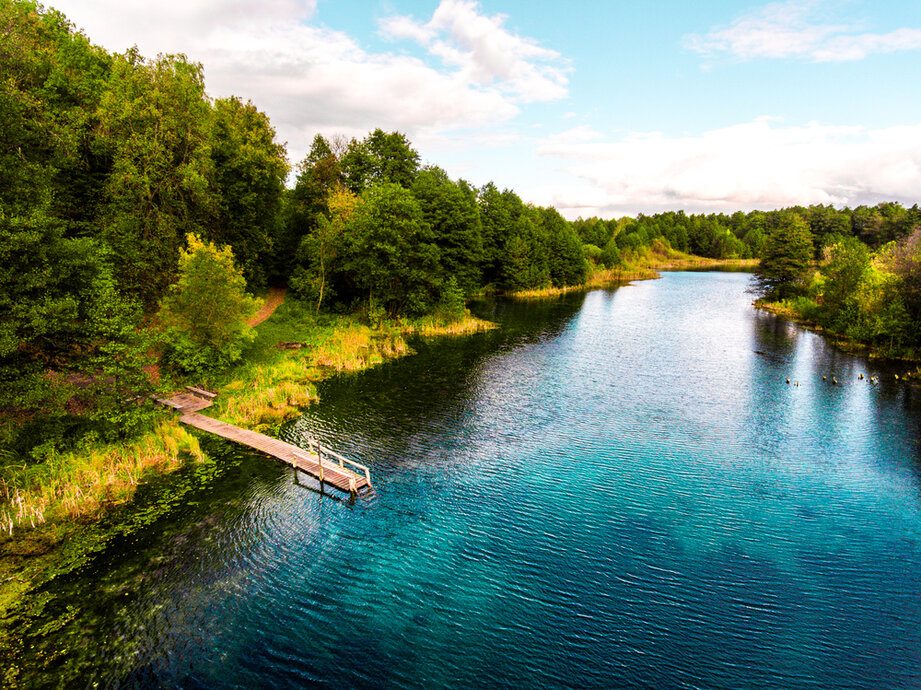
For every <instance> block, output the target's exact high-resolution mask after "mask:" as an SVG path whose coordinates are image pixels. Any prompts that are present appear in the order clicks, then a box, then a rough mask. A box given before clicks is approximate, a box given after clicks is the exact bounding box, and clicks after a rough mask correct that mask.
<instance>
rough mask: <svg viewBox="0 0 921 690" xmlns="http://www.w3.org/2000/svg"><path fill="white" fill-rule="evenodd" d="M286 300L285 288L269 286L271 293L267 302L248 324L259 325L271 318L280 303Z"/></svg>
mask: <svg viewBox="0 0 921 690" xmlns="http://www.w3.org/2000/svg"><path fill="white" fill-rule="evenodd" d="M284 301H285V288H277V287H273V288H269V294H268V295H266V298H265V304H264V305H262V309H260V310H259V311H257V312H256V314H255V315H254V316H253V318H251V319H250V320H249V323H247V324H246V325H247V326H258V325H259V324H260V323H262V322H263V321H265V320H266V319H267V318H269V317H270V316H271V315H272V314H274V313H275V310H276V309H278V305H280V304H281V303H282V302H284Z"/></svg>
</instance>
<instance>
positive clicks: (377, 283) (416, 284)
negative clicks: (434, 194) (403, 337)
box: [343, 183, 438, 316]
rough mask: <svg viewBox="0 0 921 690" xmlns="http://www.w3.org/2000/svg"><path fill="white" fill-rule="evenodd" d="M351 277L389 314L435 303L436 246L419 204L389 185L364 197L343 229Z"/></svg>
mask: <svg viewBox="0 0 921 690" xmlns="http://www.w3.org/2000/svg"><path fill="white" fill-rule="evenodd" d="M345 238H346V241H345V247H344V257H343V270H344V272H345V273H346V275H347V278H348V280H349V281H350V282H351V283H352V285H354V286H355V287H356V288H357V289H358V290H360V291H361V292H362V293H363V294H364V295H367V299H368V301H369V302H374V303H376V304H378V305H380V306H381V307H383V308H384V309H386V310H387V312H388V313H389V314H390V315H391V316H397V315H398V314H401V313H409V314H424V313H426V312H427V311H428V310H430V309H431V307H432V306H433V305H434V304H435V302H436V296H437V289H438V277H437V272H438V247H437V246H436V245H435V242H434V237H433V235H432V230H431V228H430V227H429V225H428V223H426V222H425V219H424V218H423V215H422V209H421V208H420V207H419V202H418V201H416V199H415V198H414V197H413V195H412V194H411V193H410V192H409V191H408V190H406V189H403V188H402V187H400V186H399V185H396V184H392V183H385V184H382V185H379V186H376V187H372V188H370V189H368V190H367V191H366V192H365V193H364V194H362V195H361V203H360V204H359V205H358V207H357V208H356V209H355V214H354V216H353V217H352V220H351V221H350V222H349V223H348V226H347V228H346V232H345Z"/></svg>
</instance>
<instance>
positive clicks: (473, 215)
mask: <svg viewBox="0 0 921 690" xmlns="http://www.w3.org/2000/svg"><path fill="white" fill-rule="evenodd" d="M0 32H2V34H3V36H4V40H3V42H2V43H0V422H2V424H0V426H2V429H3V432H2V433H3V439H2V440H3V443H4V444H5V447H7V448H17V449H18V450H17V455H16V456H17V457H20V456H21V455H22V453H29V452H32V450H31V449H32V448H33V445H34V444H35V438H36V433H35V430H36V429H41V430H42V434H41V436H42V437H43V438H52V439H64V438H75V437H79V436H80V435H87V434H90V435H92V436H93V437H98V438H103V439H106V438H119V437H124V436H126V435H131V434H132V433H134V430H135V429H136V428H138V427H139V425H142V424H143V421H142V416H141V415H139V414H138V411H137V409H136V408H137V407H138V406H131V405H125V404H124V401H126V400H134V399H143V397H144V396H146V395H147V394H149V392H150V391H151V387H152V385H153V384H152V383H151V380H150V376H149V375H148V370H145V366H147V367H148V369H149V367H150V365H151V364H153V363H154V361H155V360H157V359H158V357H159V356H161V355H162V361H161V363H162V364H163V365H164V366H166V367H167V368H171V370H172V371H175V372H177V373H179V374H182V373H185V374H188V375H203V373H206V372H207V371H208V370H209V369H215V368H220V367H226V366H229V365H230V364H232V363H233V362H234V361H237V360H238V359H239V358H240V356H241V353H242V347H243V345H244V344H245V340H246V337H248V336H247V334H246V333H245V330H246V329H245V327H244V321H243V320H241V318H236V319H233V318H231V319H230V320H229V322H227V323H224V324H222V327H221V328H214V327H210V326H209V327H207V328H205V327H203V323H204V322H206V321H208V319H211V318H212V316H213V314H214V313H216V311H215V310H218V311H219V309H218V306H219V305H216V304H215V300H216V299H217V298H218V297H219V296H220V295H221V294H225V295H228V296H230V298H231V303H232V304H234V305H236V306H235V307H234V308H235V309H237V310H238V312H239V315H244V314H246V313H249V312H251V311H252V310H253V309H254V308H255V304H256V302H255V300H253V299H252V298H250V297H248V296H247V295H246V292H247V291H249V292H253V291H259V290H262V289H264V288H266V287H267V286H270V285H287V287H288V288H289V290H290V293H291V294H292V295H293V296H294V297H296V298H300V299H302V300H303V301H304V302H305V303H306V304H309V305H310V308H311V309H312V310H313V311H315V312H324V313H359V314H362V315H363V316H364V318H366V319H367V320H369V321H370V322H378V323H380V322H381V321H382V320H384V319H394V318H401V317H413V316H419V315H424V314H431V313H435V312H439V313H444V314H459V313H460V312H462V311H463V309H464V304H465V302H466V300H468V299H469V298H470V297H472V296H474V295H477V294H482V293H489V292H515V291H521V290H530V289H535V288H548V287H564V286H574V285H581V284H584V283H585V281H586V279H587V278H588V277H589V276H590V275H591V274H592V273H594V272H597V271H600V270H604V269H612V268H616V267H618V266H624V265H631V264H633V263H636V262H637V261H639V260H642V257H643V256H644V251H645V250H648V249H649V248H650V247H660V248H661V247H665V248H668V249H670V250H675V251H679V252H686V253H689V254H694V255H698V256H703V257H711V258H717V259H728V258H753V259H759V258H760V259H763V261H762V269H761V272H760V273H759V283H758V285H759V287H760V290H761V294H762V295H763V296H764V297H765V298H767V299H770V300H777V299H782V300H787V303H788V304H789V305H791V306H790V307H789V308H790V309H794V310H797V312H798V313H799V314H800V315H801V316H803V317H804V318H809V319H812V320H814V321H816V322H817V323H820V324H822V325H824V326H826V327H828V328H830V329H834V330H836V331H838V332H841V333H844V334H846V335H848V336H851V337H853V338H855V339H858V340H861V341H864V342H868V343H871V344H874V345H876V346H878V347H885V348H886V351H887V352H889V353H898V354H905V353H909V354H910V353H914V352H916V351H917V348H918V346H919V345H921V332H919V330H918V328H917V323H918V322H919V317H921V269H919V267H918V259H917V257H918V254H919V246H918V242H919V237H921V234H919V230H918V229H919V227H921V211H919V209H918V207H917V205H915V206H913V207H911V208H909V209H906V208H904V207H903V206H901V205H900V204H897V203H880V204H879V205H876V206H871V207H868V206H859V207H857V208H854V209H848V208H844V209H835V208H834V207H832V206H810V207H795V208H789V209H783V210H775V211H752V212H749V213H743V212H737V213H734V214H732V215H724V214H708V215H702V214H685V213H684V212H680V211H679V212H668V213H657V214H653V215H648V216H647V215H642V214H641V215H638V216H636V217H622V218H616V219H613V218H612V219H608V220H604V219H600V218H590V219H581V218H580V219H578V220H576V221H573V222H570V221H567V220H566V219H565V218H564V217H563V216H562V215H561V214H560V213H559V212H558V211H557V210H555V209H553V208H544V207H539V206H535V205H533V204H528V203H525V202H524V201H523V200H522V199H521V198H520V197H519V196H518V195H517V194H516V193H515V192H513V191H511V190H508V189H500V188H499V187H497V186H496V185H495V184H493V183H488V184H485V185H483V186H481V187H476V186H475V185H472V184H470V183H469V182H466V181H464V180H462V179H459V180H453V179H451V178H450V176H449V175H448V174H447V173H446V172H445V171H444V170H442V169H441V168H439V167H437V166H435V165H428V164H423V163H422V161H421V160H420V156H419V153H418V152H417V151H416V150H415V149H414V148H413V146H412V143H411V142H410V141H409V140H408V139H407V137H406V136H405V135H404V134H402V133H400V132H385V131H383V130H381V129H376V130H374V131H372V132H370V133H369V134H368V135H367V136H366V137H364V138H362V139H357V138H351V139H346V138H343V137H332V138H326V137H324V136H321V135H319V134H318V135H317V136H316V137H315V138H314V140H313V144H312V146H311V149H310V151H309V153H308V154H307V156H306V157H305V158H304V160H302V161H300V162H298V163H297V164H296V165H295V166H293V168H292V165H291V163H290V162H289V160H288V156H287V151H286V147H285V145H284V144H282V143H280V142H278V141H277V139H276V135H275V130H274V128H273V126H272V124H271V122H270V120H269V118H268V117H267V116H266V115H265V113H263V112H261V111H260V110H259V109H258V108H257V107H256V105H254V104H253V103H251V102H248V101H243V100H242V99H240V98H236V97H228V98H210V97H209V96H208V95H207V93H206V92H205V83H204V77H203V69H202V66H201V65H199V64H195V63H192V62H189V61H188V60H187V59H186V58H184V57H183V56H181V55H161V56H158V57H156V58H146V57H144V56H142V55H140V54H139V53H138V51H137V50H136V49H133V50H129V51H127V52H125V53H123V54H111V53H109V52H107V51H106V50H104V49H102V48H100V47H98V46H95V45H93V44H92V43H91V42H90V40H89V39H88V38H87V37H86V36H84V35H83V34H82V33H81V32H79V31H77V30H75V28H74V27H73V25H72V24H71V23H70V22H69V21H68V20H67V19H66V17H64V16H63V15H61V14H60V13H58V12H56V11H54V10H51V9H44V8H42V7H41V6H40V5H38V4H36V3H33V2H26V1H21V0H0ZM218 284H220V285H222V286H223V287H221V289H220V290H216V289H215V288H214V286H215V285H218ZM209 310H210V311H209ZM225 310H226V305H225ZM209 315H210V316H209ZM239 315H238V316H239ZM209 323H210V322H209ZM54 425H57V427H58V428H60V429H66V430H67V431H66V432H65V431H61V432H60V433H57V434H55V433H49V432H48V429H49V428H51V427H52V426H54ZM54 442H55V443H56V442H57V441H54ZM62 442H63V441H62Z"/></svg>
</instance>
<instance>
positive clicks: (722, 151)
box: [528, 118, 921, 216]
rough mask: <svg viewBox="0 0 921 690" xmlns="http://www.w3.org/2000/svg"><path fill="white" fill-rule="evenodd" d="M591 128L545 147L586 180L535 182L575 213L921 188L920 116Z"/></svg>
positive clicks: (728, 205)
mask: <svg viewBox="0 0 921 690" xmlns="http://www.w3.org/2000/svg"><path fill="white" fill-rule="evenodd" d="M584 134H585V132H584V131H583V130H581V129H578V130H570V131H569V132H564V133H562V134H559V135H557V136H555V137H551V138H548V139H546V140H545V141H544V142H543V143H542V144H541V146H540V148H539V152H540V153H541V155H543V156H546V157H548V158H550V159H555V160H557V161H558V163H559V166H560V168H561V172H565V173H568V174H569V175H571V176H574V177H576V178H578V179H580V180H581V181H582V182H581V185H578V184H569V185H568V186H567V187H556V186H554V187H549V186H548V187H544V188H535V189H532V190H528V195H529V196H530V197H538V198H543V199H546V201H545V202H544V203H552V204H554V205H556V206H557V207H558V208H560V209H561V210H563V209H569V210H570V212H569V213H567V214H566V215H569V216H573V215H576V214H579V215H595V214H598V215H603V216H613V215H623V214H634V213H637V212H645V213H652V212H656V211H660V210H668V209H685V210H688V211H728V212H732V211H736V210H739V209H743V210H750V209H754V208H760V209H770V208H780V207H784V206H792V205H796V204H804V205H808V204H834V205H836V206H843V205H850V206H854V205H858V204H862V203H866V204H875V203H877V202H879V201H882V200H897V201H903V202H907V203H914V201H916V197H917V191H918V189H921V124H918V125H914V126H907V127H890V128H886V129H876V130H871V129H866V128H863V127H842V126H831V125H823V124H819V123H811V124H808V125H804V126H788V127H784V126H781V125H780V124H778V123H777V122H775V121H773V120H771V119H770V118H759V119H757V120H755V121H753V122H748V123H744V124H739V125H735V126H731V127H725V128H721V129H715V130H711V131H707V132H704V133H703V134H700V135H697V136H684V137H668V136H665V135H663V134H660V133H656V132H647V133H637V134H632V135H630V136H628V137H626V138H624V139H621V140H617V141H613V140H609V139H604V140H600V141H599V140H593V141H586V140H585V139H584Z"/></svg>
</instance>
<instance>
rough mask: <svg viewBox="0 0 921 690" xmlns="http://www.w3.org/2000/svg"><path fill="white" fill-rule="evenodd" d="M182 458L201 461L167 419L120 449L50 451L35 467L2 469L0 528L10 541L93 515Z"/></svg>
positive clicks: (193, 441)
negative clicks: (18, 532)
mask: <svg viewBox="0 0 921 690" xmlns="http://www.w3.org/2000/svg"><path fill="white" fill-rule="evenodd" d="M183 458H194V459H201V458H202V452H201V448H200V447H199V444H198V439H197V438H195V436H193V435H192V434H190V433H189V432H188V431H186V430H185V429H184V428H182V427H180V426H179V423H178V421H175V420H166V421H163V422H161V423H160V424H159V425H158V426H157V427H156V428H155V429H154V430H153V431H151V432H150V433H147V434H145V435H143V436H142V437H140V438H139V439H136V440H134V441H131V442H128V443H125V444H104V445H103V444H96V445H94V446H91V447H89V448H83V449H80V450H75V451H71V452H68V453H56V452H53V451H52V452H51V453H49V454H48V456H47V457H46V458H45V459H44V460H43V461H42V462H40V463H34V464H27V465H12V466H11V465H7V466H6V467H4V468H3V473H2V479H0V495H2V497H3V503H2V507H0V529H2V530H3V531H5V532H7V534H8V536H11V535H12V534H13V531H14V530H15V529H17V528H23V527H26V526H28V527H30V528H35V527H36V526H37V525H40V524H42V523H44V522H45V521H48V520H50V521H58V520H67V519H70V520H73V519H77V518H85V517H90V516H94V515H97V514H98V513H99V512H100V511H101V510H102V509H103V508H104V507H105V506H109V505H114V504H118V503H123V502H125V501H126V500H127V499H128V498H130V497H131V496H132V495H133V494H134V491H135V489H136V488H137V486H138V484H139V483H141V482H142V481H143V479H144V477H145V476H146V475H147V474H148V473H150V472H154V471H156V472H162V471H165V470H169V469H173V468H175V467H177V466H179V465H180V464H181V463H182V460H183Z"/></svg>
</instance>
